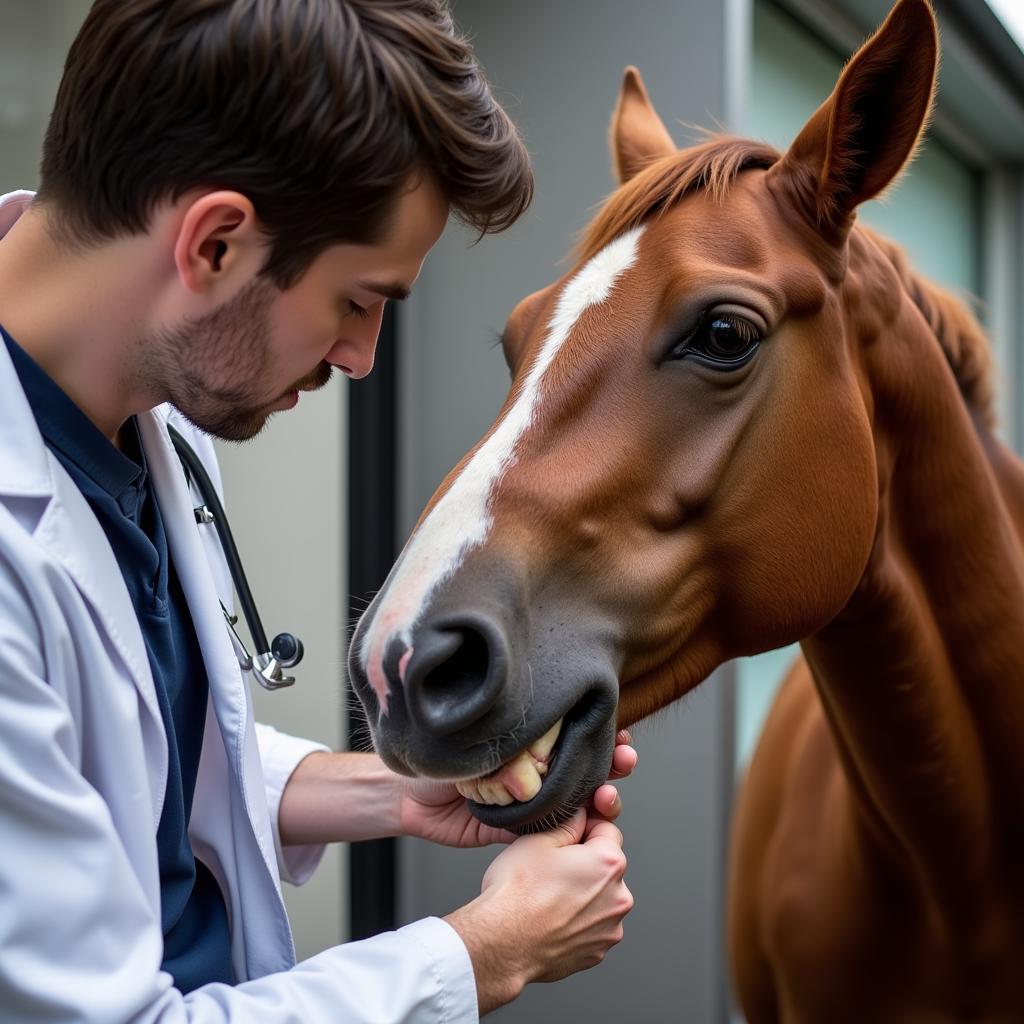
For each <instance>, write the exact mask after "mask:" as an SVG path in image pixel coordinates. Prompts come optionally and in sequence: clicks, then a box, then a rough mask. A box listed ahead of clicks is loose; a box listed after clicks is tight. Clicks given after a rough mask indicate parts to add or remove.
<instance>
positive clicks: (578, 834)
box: [544, 807, 587, 846]
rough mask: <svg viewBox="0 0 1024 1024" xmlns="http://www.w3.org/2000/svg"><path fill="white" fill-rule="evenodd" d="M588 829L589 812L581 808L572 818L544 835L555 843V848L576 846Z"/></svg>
mask: <svg viewBox="0 0 1024 1024" xmlns="http://www.w3.org/2000/svg"><path fill="white" fill-rule="evenodd" d="M586 827H587V812H586V810H585V809H584V808H582V807H580V808H578V809H577V810H576V812H575V813H574V814H573V816H572V817H571V818H569V819H568V820H566V821H563V822H561V824H559V825H556V826H555V827H554V828H553V829H551V831H550V832H545V833H544V835H545V836H548V837H550V838H551V839H552V840H553V841H554V845H555V846H575V845H576V844H577V843H578V842H579V841H580V840H581V839H582V838H583V833H584V831H585V830H586Z"/></svg>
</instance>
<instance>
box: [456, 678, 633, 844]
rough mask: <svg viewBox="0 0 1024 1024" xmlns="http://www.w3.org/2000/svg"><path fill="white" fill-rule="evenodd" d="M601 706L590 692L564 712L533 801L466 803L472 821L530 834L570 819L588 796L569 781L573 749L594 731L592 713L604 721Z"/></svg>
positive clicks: (576, 782)
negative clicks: (595, 712) (474, 818)
mask: <svg viewBox="0 0 1024 1024" xmlns="http://www.w3.org/2000/svg"><path fill="white" fill-rule="evenodd" d="M602 703H604V702H603V701H601V700H600V699H599V695H598V694H597V693H596V692H593V691H592V692H590V693H588V694H587V695H586V696H584V697H583V699H582V700H580V701H578V702H577V703H576V705H575V706H574V707H573V708H572V709H571V710H569V711H568V712H566V714H565V716H564V724H563V726H562V732H561V735H560V736H559V737H558V743H557V744H556V745H555V747H554V749H553V750H552V752H551V761H550V765H549V768H548V773H547V775H546V776H545V778H544V784H543V785H542V786H541V788H540V792H539V793H538V794H537V795H536V796H535V797H533V799H532V800H526V801H523V802H516V803H512V804H508V805H506V806H499V805H495V804H480V803H477V802H476V801H474V800H467V801H466V803H467V804H468V806H469V809H470V811H471V812H472V814H473V815H474V817H476V818H479V819H480V820H481V821H482V822H484V824H487V825H495V826H497V827H499V828H507V829H511V830H512V831H515V832H531V831H538V830H540V829H543V828H550V827H552V826H554V825H555V824H557V823H558V822H560V821H564V820H565V819H567V818H568V817H570V816H571V815H572V813H573V811H574V810H575V809H576V807H578V806H579V805H580V803H582V801H583V800H584V799H586V798H587V797H588V796H589V793H588V792H587V793H585V792H581V791H580V790H579V788H578V787H579V783H580V780H579V779H577V780H572V778H571V776H572V773H573V771H574V770H578V765H577V762H578V760H579V758H578V757H577V756H576V755H575V753H574V752H573V749H572V748H574V747H579V742H578V741H579V740H580V739H581V738H583V737H581V735H580V734H581V733H587V734H590V733H591V732H592V731H593V730H592V728H589V727H588V726H592V724H593V723H592V722H588V718H592V712H594V711H598V712H599V713H600V714H601V719H602V721H604V720H606V717H607V715H606V714H605V713H604V712H603V711H601V709H600V708H599V707H597V705H598V704H602ZM606 706H607V705H606ZM608 713H609V714H613V713H614V703H613V704H612V705H611V706H610V707H608ZM566 750H568V756H565V757H563V756H560V755H562V754H563V753H564V752H565V751H566ZM609 755H610V751H609ZM552 794H558V800H557V802H556V803H555V804H551V803H550V801H551V797H552Z"/></svg>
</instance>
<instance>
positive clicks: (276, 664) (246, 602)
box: [167, 424, 304, 690]
mask: <svg viewBox="0 0 1024 1024" xmlns="http://www.w3.org/2000/svg"><path fill="white" fill-rule="evenodd" d="M167 432H168V433H169V434H170V437H171V444H173V445H174V450H175V451H176V452H177V454H178V458H179V459H180V460H181V464H182V467H183V468H184V470H185V476H186V477H187V478H188V480H189V482H190V483H191V484H192V485H193V486H194V487H195V489H196V491H197V492H198V494H199V497H200V499H201V500H202V501H203V505H201V506H200V507H199V508H197V509H196V510H195V513H196V521H197V522H199V523H210V522H212V523H213V526H214V528H215V529H216V531H217V537H218V539H219V540H220V546H221V550H222V551H223V552H224V560H225V562H226V563H227V566H228V571H229V572H230V573H231V579H232V582H233V583H234V585H235V592H236V593H237V594H238V603H239V605H240V606H241V609H242V614H243V615H244V616H245V622H246V625H247V626H248V627H249V634H250V635H251V636H252V642H253V644H254V645H255V647H256V651H257V654H256V656H255V657H253V656H252V655H250V654H249V652H248V650H246V647H245V644H244V643H243V642H242V639H241V637H239V635H238V633H237V632H235V623H236V622H237V621H238V618H237V616H232V615H230V614H229V613H228V611H227V609H226V608H224V606H223V605H221V608H222V609H223V611H224V618H225V620H226V622H227V625H228V630H229V632H230V634H231V643H232V646H233V647H234V649H235V655H236V656H237V658H238V663H239V665H241V667H242V668H243V670H245V671H249V672H251V673H252V674H253V677H254V678H255V679H256V681H257V682H258V683H259V684H260V685H261V686H263V687H264V688H265V689H268V690H277V689H280V688H281V687H283V686H291V685H292V684H293V683H294V682H295V678H294V676H286V675H284V673H283V672H282V671H281V670H282V669H284V668H291V667H292V666H293V665H297V664H298V663H299V661H301V660H302V655H303V654H304V650H303V646H302V641H301V640H299V638H298V637H297V636H295V635H293V634H292V633H279V634H278V635H277V636H276V637H274V643H273V645H271V644H269V643H267V634H266V633H265V632H264V630H263V623H262V621H261V620H260V615H259V612H258V611H257V610H256V602H255V600H254V599H253V596H252V590H251V589H250V587H249V580H248V578H247V577H246V575H245V570H244V569H243V568H242V560H241V558H240V557H239V554H238V547H237V545H236V544H235V538H234V536H233V535H232V533H231V527H230V525H229V524H228V519H227V515H226V514H225V512H224V506H223V505H222V504H221V502H220V498H219V497H218V496H217V489H216V488H215V487H214V486H213V481H212V480H211V479H210V477H209V474H208V473H207V472H206V467H205V466H203V464H202V462H201V461H200V459H199V456H198V455H196V453H195V452H194V451H193V449H192V446H191V445H190V444H189V443H188V442H187V441H186V440H185V439H184V438H183V437H182V436H181V434H180V433H178V431H177V430H175V429H174V427H172V426H171V425H170V424H168V425H167Z"/></svg>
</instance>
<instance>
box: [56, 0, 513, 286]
mask: <svg viewBox="0 0 1024 1024" xmlns="http://www.w3.org/2000/svg"><path fill="white" fill-rule="evenodd" d="M423 172H425V173H428V174H430V175H432V176H433V178H434V180H435V181H436V182H437V184H438V186H439V187H440V190H441V192H442V193H443V194H444V196H445V197H446V198H447V200H448V202H449V204H450V205H451V207H452V209H453V211H454V213H455V215H456V216H458V217H459V218H460V219H461V220H462V221H464V222H465V223H467V224H468V225H469V226H471V227H472V228H474V229H476V230H478V231H480V232H487V231H499V230H502V229H503V228H506V227H508V226H509V225H510V224H512V223H513V222H514V221H515V220H516V219H517V218H518V217H519V215H520V214H521V213H522V212H523V210H525V209H526V207H527V205H528V204H529V202H530V199H531V197H532V190H533V178H532V174H531V171H530V166H529V158H528V156H527V154H526V151H525V149H524V147H523V144H522V141H521V140H520V138H519V135H518V133H517V131H516V129H515V126H514V125H513V124H512V122H511V121H510V120H509V118H508V116H507V115H506V114H505V112H504V110H502V108H501V107H500V106H499V105H498V103H497V102H496V100H495V99H494V97H493V95H492V94H491V90H490V87H489V85H488V83H487V81H486V79H485V78H484V75H483V73H482V71H481V69H480V67H479V66H478V65H477V63H476V60H475V58H474V56H473V53H472V50H471V49H470V47H469V44H468V43H467V42H466V40H465V39H464V38H463V37H462V36H461V35H459V34H458V32H457V30H456V29H455V27H454V25H453V23H452V19H451V16H450V14H449V12H448V9H447V6H446V4H445V3H444V0H96V2H95V3H94V4H93V6H92V8H91V10H90V11H89V15H88V17H87V18H86V20H85V23H84V25H83V26H82V28H81V31H80V32H79V33H78V36H77V37H76V39H75V42H74V43H73V45H72V47H71V51H70V53H69V54H68V59H67V63H66V65H65V68H64V77H63V79H62V81H61V85H60V90H59V91H58V94H57V100H56V103H55V106H54V110H53V114H52V116H51V118H50V125H49V129H48V131H47V134H46V141H45V144H44V148H43V163H42V174H41V178H42V184H41V188H40V192H39V201H40V202H41V203H44V204H46V205H48V206H49V207H50V208H51V209H52V211H53V213H54V215H55V218H54V219H55V223H56V226H57V231H58V233H59V234H60V236H61V237H62V238H63V239H64V240H65V241H67V242H69V243H70V244H73V245H90V244H96V243H99V242H102V241H104V240H107V239H110V238H114V237H118V236H123V235H127V234H136V233H139V232H141V231H144V230H145V228H146V225H147V223H148V220H149V217H150V214H151V213H152V211H153V209H154V208H155V207H156V206H157V205H158V204H160V203H161V202H164V201H174V200H176V199H178V198H180V197H181V196H182V195H183V194H185V193H186V192H188V191H189V190H190V189H192V188H196V187H213V188H228V189H233V190H236V191H238V192H241V193H243V194H244V195H246V196H247V197H248V198H249V199H250V200H251V202H252V203H253V206H254V207H255V210H256V214H257V216H258V218H259V220H260V222H261V225H262V227H263V228H264V229H265V230H266V232H267V234H268V236H269V237H270V239H271V246H270V254H269V257H268V260H267V263H266V266H265V267H264V272H265V273H266V274H268V275H269V276H270V277H271V278H272V280H273V281H274V282H275V283H276V284H277V285H278V286H279V287H282V288H284V287H288V286H289V285H291V284H293V283H294V282H295V281H296V280H297V279H298V277H300V276H301V274H302V273H303V271H304V270H306V269H307V268H308V266H309V265H310V264H311V263H312V262H313V260H314V259H315V258H316V257H317V256H318V255H319V254H320V253H321V252H322V251H323V250H324V249H325V248H327V247H328V246H330V245H333V244H337V243H341V242H350V243H357V244H369V243H373V242H378V241H380V240H381V238H382V237H383V236H384V235H385V233H386V231H387V229H388V227H389V223H390V215H391V214H392V212H393V210H394V208H395V200H396V199H397V198H398V196H399V194H400V193H401V191H402V190H403V189H404V188H406V187H408V184H409V182H410V180H412V179H413V177H414V175H416V174H417V173H423Z"/></svg>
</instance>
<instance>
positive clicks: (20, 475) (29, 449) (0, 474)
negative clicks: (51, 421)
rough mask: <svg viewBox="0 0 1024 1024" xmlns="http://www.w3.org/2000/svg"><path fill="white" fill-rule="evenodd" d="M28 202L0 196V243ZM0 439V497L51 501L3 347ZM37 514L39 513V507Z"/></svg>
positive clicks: (31, 423) (33, 431) (50, 486)
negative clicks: (0, 443)
mask: <svg viewBox="0 0 1024 1024" xmlns="http://www.w3.org/2000/svg"><path fill="white" fill-rule="evenodd" d="M31 200H32V193H31V192H26V191H23V190H22V191H19V192H9V193H8V194H7V195H3V196H0V239H2V238H3V236H4V235H6V234H7V232H8V231H9V230H10V229H11V226H12V225H13V224H14V222H15V221H16V220H17V219H18V218H19V217H20V216H21V215H22V213H24V211H25V207H27V206H28V204H29V202H30V201H31ZM2 323H3V310H0V324H2ZM0 439H3V445H2V446H0V497H3V496H9V497H16V498H44V499H49V498H50V497H52V495H53V492H54V486H55V485H54V481H53V478H52V476H51V473H50V460H49V457H48V454H47V451H46V445H45V444H44V443H43V438H42V435H41V434H40V433H39V428H38V427H37V426H36V421H35V417H34V416H33V415H32V410H31V408H30V407H29V404H28V399H27V398H26V397H25V392H24V391H22V389H21V382H20V381H19V380H18V375H17V374H16V373H15V371H14V367H13V366H12V365H11V359H10V356H9V355H8V354H7V347H6V346H5V345H0ZM38 511H39V513H40V514H41V513H42V506H40V508H39V509H38Z"/></svg>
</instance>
